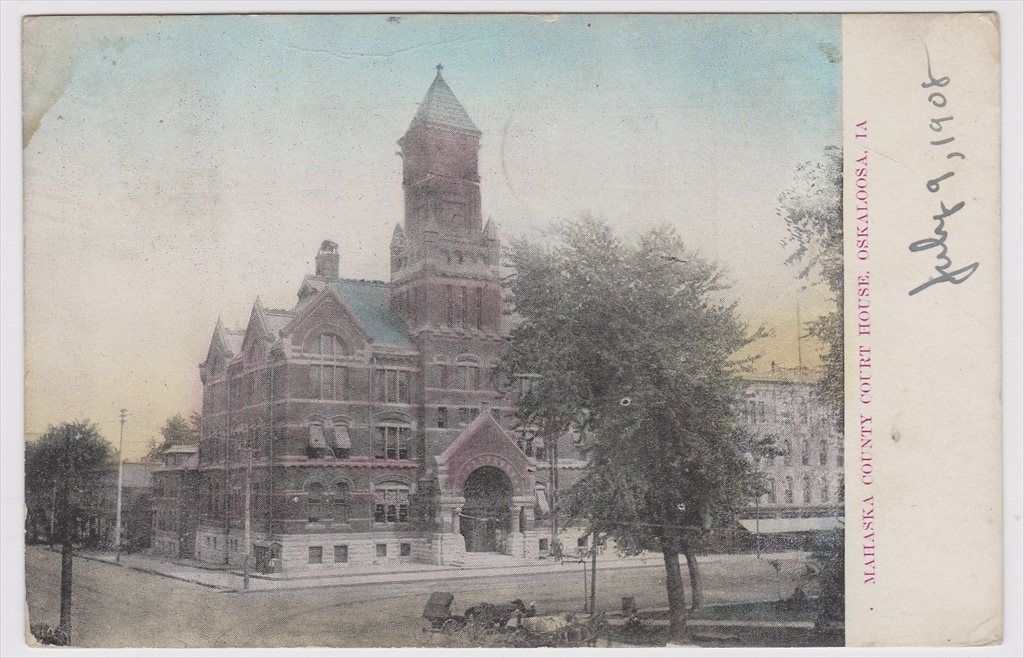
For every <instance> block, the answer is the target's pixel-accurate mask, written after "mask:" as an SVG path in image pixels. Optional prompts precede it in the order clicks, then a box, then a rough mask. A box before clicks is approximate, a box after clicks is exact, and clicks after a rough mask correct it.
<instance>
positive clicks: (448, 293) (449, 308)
mask: <svg viewBox="0 0 1024 658" xmlns="http://www.w3.org/2000/svg"><path fill="white" fill-rule="evenodd" d="M445 301H446V307H445V313H444V319H445V324H446V325H448V326H449V327H450V326H452V320H453V319H454V318H453V317H452V316H453V315H454V312H455V293H454V291H453V290H452V287H451V286H445Z"/></svg>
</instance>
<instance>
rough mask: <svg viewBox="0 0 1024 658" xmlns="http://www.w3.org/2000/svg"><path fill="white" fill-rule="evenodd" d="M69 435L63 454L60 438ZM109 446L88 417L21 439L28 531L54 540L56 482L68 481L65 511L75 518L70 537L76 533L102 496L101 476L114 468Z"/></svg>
mask: <svg viewBox="0 0 1024 658" xmlns="http://www.w3.org/2000/svg"><path fill="white" fill-rule="evenodd" d="M68 436H70V437H71V439H72V440H71V442H70V446H71V451H70V454H68V455H67V458H68V468H69V470H68V472H67V473H66V474H65V471H64V465H63V462H62V460H63V459H64V458H65V439H66V438H67V437H68ZM114 456H115V454H114V450H113V448H112V446H111V445H110V444H109V443H107V441H106V440H104V439H103V437H102V436H100V434H99V432H98V431H97V429H96V425H95V424H93V423H90V422H88V421H80V422H74V423H63V424H62V425H59V426H56V427H54V426H50V427H48V428H47V430H46V432H45V433H44V434H43V435H42V436H41V437H39V438H38V439H36V440H35V441H31V442H28V443H26V444H25V504H26V506H27V508H28V515H27V519H26V530H27V532H28V534H29V535H30V536H33V537H37V536H38V535H39V534H41V533H44V534H46V535H47V537H48V538H49V541H51V542H53V541H55V540H57V539H59V537H58V536H56V531H57V521H58V518H57V517H58V515H59V513H60V512H61V510H60V509H58V508H57V502H58V501H57V498H58V494H59V489H60V485H61V484H62V483H63V482H65V481H66V482H67V484H68V491H69V495H68V505H67V510H66V511H67V512H68V513H69V515H70V518H71V519H72V520H73V521H74V522H73V523H72V524H71V525H72V530H73V531H74V532H76V535H75V537H74V539H75V540H79V539H81V537H79V536H78V535H77V529H78V528H79V526H80V524H81V522H82V521H84V520H86V519H89V518H92V517H93V516H95V514H96V512H97V511H98V510H97V509H96V506H97V504H99V503H100V502H101V500H102V496H101V495H100V489H101V487H102V479H103V477H104V475H105V474H106V473H108V472H109V471H110V470H111V469H113V465H112V464H113V458H114Z"/></svg>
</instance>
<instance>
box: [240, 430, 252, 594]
mask: <svg viewBox="0 0 1024 658" xmlns="http://www.w3.org/2000/svg"><path fill="white" fill-rule="evenodd" d="M252 451H253V446H249V449H248V450H246V457H247V459H246V462H245V565H244V566H243V567H242V588H243V589H249V560H250V558H251V557H252V556H251V554H250V553H251V551H252V527H251V525H250V524H251V521H250V519H251V517H252Z"/></svg>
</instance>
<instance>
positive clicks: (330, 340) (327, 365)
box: [303, 333, 348, 400]
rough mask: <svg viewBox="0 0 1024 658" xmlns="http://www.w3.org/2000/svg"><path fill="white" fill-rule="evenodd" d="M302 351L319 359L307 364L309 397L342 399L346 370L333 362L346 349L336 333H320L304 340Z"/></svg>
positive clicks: (345, 383) (343, 354)
mask: <svg viewBox="0 0 1024 658" xmlns="http://www.w3.org/2000/svg"><path fill="white" fill-rule="evenodd" d="M303 351H304V352H305V353H306V355H307V356H309V357H310V358H312V359H314V360H315V361H320V362H321V363H314V364H312V365H310V366H309V390H310V394H309V397H310V398H312V399H315V400H344V399H345V387H346V385H347V383H348V382H347V377H348V371H347V370H346V368H345V366H341V365H338V364H336V363H334V361H335V360H337V359H339V358H341V357H343V356H345V354H346V353H347V350H346V349H345V345H344V343H343V342H342V341H341V338H339V337H338V336H337V335H336V334H331V333H322V334H317V335H316V336H312V337H310V338H308V339H307V340H306V344H305V346H304V347H303Z"/></svg>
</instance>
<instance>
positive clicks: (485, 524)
mask: <svg viewBox="0 0 1024 658" xmlns="http://www.w3.org/2000/svg"><path fill="white" fill-rule="evenodd" d="M480 137H481V133H480V131H479V130H478V129H477V127H476V126H475V125H474V123H473V121H472V119H471V118H470V117H469V115H468V114H467V112H466V110H465V109H464V108H463V106H462V105H461V104H460V103H459V101H458V99H456V97H455V95H454V94H453V93H452V91H451V89H450V88H449V87H448V85H447V84H446V82H445V80H444V78H443V77H442V75H441V71H440V67H439V68H438V72H437V75H436V77H435V78H434V81H433V83H432V84H431V85H430V88H429V89H428V91H427V94H426V97H425V98H424V99H423V102H422V104H421V105H420V107H419V109H418V111H417V112H416V114H415V116H414V117H413V118H412V122H411V123H410V125H409V128H408V130H407V131H406V133H405V135H404V136H402V137H401V139H399V140H398V144H399V147H400V152H399V155H400V156H401V160H402V188H403V191H404V197H405V204H404V218H403V221H402V222H401V223H400V224H398V225H396V226H395V229H394V234H393V237H392V240H391V245H390V261H391V262H390V265H391V267H390V269H391V276H390V280H389V281H365V280H358V279H351V278H345V277H343V276H341V273H342V271H343V269H344V264H343V263H342V262H341V255H340V253H339V250H338V246H337V244H336V243H335V242H332V241H329V240H328V241H324V242H323V243H322V244H321V245H320V249H319V252H318V253H317V254H316V257H315V271H314V272H312V273H310V274H308V275H307V276H306V277H305V279H304V280H303V282H302V284H301V286H300V288H299V290H298V291H297V298H296V301H295V304H294V306H292V307H290V308H287V309H274V308H266V307H265V306H264V305H263V304H261V303H260V301H259V298H257V299H256V301H255V303H254V304H253V307H252V311H251V313H250V316H249V321H248V324H247V326H246V327H245V329H244V330H232V329H229V328H227V327H224V326H223V325H222V324H221V323H220V322H219V321H218V322H217V325H216V327H215V328H214V330H213V335H212V338H211V341H210V346H209V350H208V353H207V356H206V359H205V361H204V362H203V363H202V364H201V365H200V376H201V379H202V383H203V403H202V404H203V406H202V432H201V440H200V443H199V446H198V452H197V454H196V455H192V454H190V453H189V454H185V453H182V454H181V455H177V456H174V457H168V462H167V463H166V464H165V466H164V468H163V469H162V470H161V472H160V475H159V476H158V480H159V482H160V485H159V494H158V498H159V501H160V502H159V509H158V511H157V516H156V520H155V523H156V528H155V532H156V542H157V550H158V552H160V553H163V554H167V555H175V556H190V555H189V554H191V553H193V552H194V555H195V557H196V558H197V559H199V560H201V561H203V562H207V563H212V564H234V565H237V564H239V563H240V562H241V561H242V559H243V558H244V556H245V554H246V553H247V550H248V548H249V547H247V546H246V543H245V537H246V532H245V520H246V518H247V517H248V519H249V520H250V526H251V527H250V533H249V536H250V538H251V542H252V553H253V555H254V556H255V557H254V559H255V563H256V567H257V569H260V570H265V571H281V572H284V573H308V572H338V571H343V570H344V569H346V568H348V567H349V565H366V564H386V563H394V562H403V561H422V562H430V563H435V564H453V565H458V564H465V563H466V562H467V559H469V560H472V559H473V558H474V557H476V556H479V555H480V554H487V553H491V554H494V553H497V554H504V555H506V556H512V557H515V558H518V559H524V560H531V559H537V558H538V557H541V556H543V555H545V554H546V553H547V551H548V550H549V549H550V548H551V547H550V546H549V539H550V537H551V532H550V529H549V528H548V525H547V524H548V521H549V518H550V514H551V508H550V498H551V489H552V488H553V487H559V486H560V487H561V488H562V490H565V489H567V488H568V486H570V485H571V483H572V482H573V481H575V480H576V479H578V477H579V475H580V474H581V473H582V467H583V465H584V462H583V460H582V458H581V457H582V455H580V454H579V453H578V451H577V450H575V448H574V446H573V442H572V439H571V437H569V438H567V439H566V441H565V442H564V446H559V447H558V448H556V447H555V446H547V447H545V446H544V445H543V444H542V443H540V441H539V440H538V439H531V438H530V437H529V436H526V435H519V434H517V432H516V431H514V430H512V429H510V427H509V425H510V422H509V421H510V418H511V414H512V412H513V411H514V404H513V403H512V401H513V397H514V396H513V395H512V394H510V393H509V392H506V391H502V390H499V388H502V387H499V386H498V385H497V382H496V378H495V372H496V368H497V366H498V362H499V357H500V354H501V351H502V348H503V345H504V343H505V340H506V338H507V334H508V331H507V326H506V324H507V321H508V317H507V316H506V315H505V312H504V306H503V295H502V288H501V281H500V270H499V254H500V250H499V244H498V236H497V233H496V230H495V227H494V225H493V224H492V223H491V222H490V221H488V222H486V223H484V221H483V213H482V208H481V198H480V178H479V172H478V164H477V153H478V150H479V147H480ZM385 147H386V145H382V148H385ZM341 237H344V236H341ZM753 386H754V390H755V393H754V401H753V402H752V404H751V406H749V408H747V407H745V410H746V411H747V413H748V414H750V415H749V419H750V421H751V422H752V423H754V424H762V425H763V424H764V423H770V422H774V418H775V417H774V416H773V415H772V413H769V412H768V411H767V409H768V405H769V404H770V403H771V401H772V400H774V399H775V398H776V397H777V396H778V394H777V393H775V392H773V391H774V390H775V389H773V388H772V384H771V383H768V382H765V383H763V384H758V383H754V384H753ZM787 390H789V389H787ZM799 390H800V391H801V392H799V393H797V395H798V396H803V397H801V400H804V399H805V398H806V396H807V391H805V390H804V389H802V388H801V389H799ZM805 401H806V400H805ZM805 406H806V405H805ZM799 408H800V409H802V408H804V407H799ZM780 413H785V412H780ZM791 413H793V414H800V413H802V412H801V411H799V410H797V407H794V411H793V412H791ZM779 418H780V422H781V416H780V417H779ZM790 420H794V421H795V420H797V418H796V417H795V416H794V417H792V418H791V419H790ZM765 427H766V426H765ZM809 436H810V435H808V436H807V437H805V436H804V435H803V434H799V436H797V435H795V434H794V435H792V436H790V437H789V439H790V440H792V441H796V449H795V452H794V453H793V454H794V455H795V459H797V460H800V464H792V463H789V462H786V463H784V462H783V460H782V458H781V457H780V458H779V459H778V461H777V463H775V464H774V465H772V467H771V468H773V469H774V470H772V475H771V477H772V478H773V479H772V480H771V481H772V482H774V487H775V488H774V490H773V491H774V494H769V496H767V497H766V498H765V499H764V501H763V502H764V509H765V510H766V512H765V514H767V510H776V511H777V512H778V515H779V516H782V515H783V514H785V513H788V512H786V508H787V506H789V505H791V506H792V508H793V509H794V510H795V509H797V508H799V507H800V504H801V503H807V502H808V498H807V497H808V496H810V497H811V498H810V502H811V503H815V504H816V503H819V502H820V503H829V504H831V503H832V501H833V500H834V499H833V498H831V497H832V496H834V495H835V494H834V493H831V492H833V491H834V490H835V488H834V486H835V475H834V474H833V472H832V468H831V466H830V468H829V472H828V474H827V477H826V479H828V482H827V491H829V492H830V493H828V494H827V495H828V496H830V498H829V499H828V500H827V501H826V499H825V496H826V494H825V493H824V492H825V491H826V484H824V483H823V482H824V480H821V477H822V476H819V475H818V474H817V473H816V472H815V474H814V475H809V474H810V472H811V471H809V470H808V471H807V473H804V471H803V470H801V468H802V467H803V466H808V467H810V466H812V465H813V464H817V462H813V464H812V462H808V461H807V460H820V459H825V460H826V461H828V463H829V464H830V465H831V464H832V463H833V462H832V461H829V460H833V459H834V457H833V456H834V455H836V456H837V455H839V454H840V453H839V451H838V448H837V447H836V446H835V441H834V440H833V439H829V440H828V445H827V446H826V447H824V448H823V447H821V444H820V442H817V441H811V439H810V438H809ZM808 441H811V442H810V444H808ZM808 445H809V446H810V447H808ZM545 448H547V449H545ZM556 450H557V451H558V452H560V454H558V460H557V464H556V463H555V462H554V460H553V453H554V452H555V451H556ZM809 455H813V456H809ZM790 459H792V457H791V458H790ZM822 463H823V462H822ZM553 466H554V468H552V467H553ZM765 467H767V465H765ZM807 477H811V480H810V482H809V483H808V480H807ZM175 478H177V479H178V484H175V483H174V482H172V480H173V479H175ZM182 483H184V484H182ZM815 487H818V488H817V489H815ZM247 491H248V492H249V496H246V492H247ZM815 491H817V492H818V493H814V492H815ZM193 492H195V493H196V497H195V499H194V500H193V499H192V498H191V495H192V493H193ZM247 500H248V514H247V511H246V510H247V502H246V501H247ZM189 510H192V512H191V514H190V512H189ZM797 514H798V515H799V514H801V513H799V512H798V513H797ZM766 522H767V519H766ZM574 544H575V542H574Z"/></svg>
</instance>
